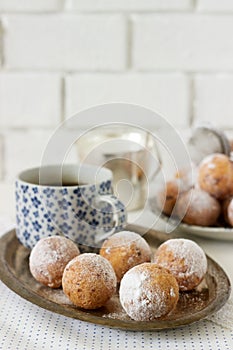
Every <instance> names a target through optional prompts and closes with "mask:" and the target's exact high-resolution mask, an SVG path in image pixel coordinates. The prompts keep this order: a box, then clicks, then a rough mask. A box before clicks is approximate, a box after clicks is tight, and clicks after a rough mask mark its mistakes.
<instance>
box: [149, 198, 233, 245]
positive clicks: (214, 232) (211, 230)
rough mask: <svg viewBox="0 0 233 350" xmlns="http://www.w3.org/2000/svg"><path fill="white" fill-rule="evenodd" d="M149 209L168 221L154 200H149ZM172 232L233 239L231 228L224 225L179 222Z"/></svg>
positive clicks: (217, 238) (164, 220)
mask: <svg viewBox="0 0 233 350" xmlns="http://www.w3.org/2000/svg"><path fill="white" fill-rule="evenodd" d="M150 210H151V211H152V213H153V214H155V215H156V216H159V218H160V220H162V221H163V222H164V227H165V224H166V223H167V222H168V219H169V218H168V216H166V215H164V214H162V213H160V212H159V211H158V209H156V206H155V202H154V200H151V201H150ZM174 233H178V234H179V233H185V234H187V235H189V234H190V235H195V236H199V237H203V238H209V239H216V240H224V241H233V228H226V227H217V226H215V227H203V226H196V225H187V224H184V223H180V224H179V225H178V226H177V228H176V229H175V230H174Z"/></svg>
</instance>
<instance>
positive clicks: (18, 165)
mask: <svg viewBox="0 0 233 350" xmlns="http://www.w3.org/2000/svg"><path fill="white" fill-rule="evenodd" d="M53 132H54V130H53V129H50V130H43V129H31V130H27V131H25V130H11V131H7V132H5V135H4V138H5V177H6V178H7V179H9V180H10V181H13V180H14V178H15V176H16V175H17V174H18V173H19V172H20V171H22V170H23V169H27V168H30V167H37V166H40V165H41V164H42V163H41V162H42V160H43V152H44V151H45V150H46V147H47V145H48V142H49V139H50V137H51V136H52V134H53ZM77 135H78V133H77ZM67 152H68V150H67ZM76 157H77V154H76V148H75V147H73V148H71V150H69V152H68V154H67V158H66V159H64V161H65V162H67V163H69V162H75V161H77V158H76ZM53 163H54V162H53Z"/></svg>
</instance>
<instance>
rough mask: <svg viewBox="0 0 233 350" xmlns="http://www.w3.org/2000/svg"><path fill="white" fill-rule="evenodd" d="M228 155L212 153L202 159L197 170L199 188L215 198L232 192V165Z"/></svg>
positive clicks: (222, 197) (221, 197) (220, 197)
mask: <svg viewBox="0 0 233 350" xmlns="http://www.w3.org/2000/svg"><path fill="white" fill-rule="evenodd" d="M232 164H233V163H232V161H231V160H230V159H229V157H228V156H226V155H224V154H218V153H215V154H212V155H210V156H208V157H206V158H204V159H203V161H202V162H201V164H200V166H199V170H198V184H199V186H200V188H201V189H203V190H204V191H206V192H208V193H209V194H211V195H212V196H214V197H215V198H217V199H224V198H226V197H228V196H229V194H230V193H231V194H233V165H232Z"/></svg>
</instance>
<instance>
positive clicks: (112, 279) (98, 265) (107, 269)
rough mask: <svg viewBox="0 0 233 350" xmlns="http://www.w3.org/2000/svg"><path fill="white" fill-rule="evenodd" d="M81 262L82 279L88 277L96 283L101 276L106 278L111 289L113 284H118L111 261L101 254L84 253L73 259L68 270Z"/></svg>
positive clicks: (105, 280)
mask: <svg viewBox="0 0 233 350" xmlns="http://www.w3.org/2000/svg"><path fill="white" fill-rule="evenodd" d="M77 263H78V264H79V266H80V267H81V270H79V274H80V279H88V281H89V282H90V283H93V284H95V283H96V281H97V280H98V278H99V277H100V276H101V277H103V278H104V282H105V285H106V287H107V288H108V289H109V290H111V289H112V288H113V286H114V287H115V286H116V283H117V281H116V275H115V272H114V270H113V267H112V265H111V264H110V262H109V261H108V260H107V259H105V258H103V257H102V256H100V255H97V254H95V253H84V254H81V255H79V256H77V257H76V258H74V259H73V260H71V261H70V262H69V263H68V264H67V266H66V270H68V269H70V268H72V267H73V266H75V265H76V264H77Z"/></svg>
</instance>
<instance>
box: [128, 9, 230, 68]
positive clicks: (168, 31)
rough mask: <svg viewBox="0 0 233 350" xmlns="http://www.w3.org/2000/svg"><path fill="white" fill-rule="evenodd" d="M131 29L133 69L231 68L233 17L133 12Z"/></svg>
mask: <svg viewBox="0 0 233 350" xmlns="http://www.w3.org/2000/svg"><path fill="white" fill-rule="evenodd" d="M132 30H133V51H132V55H133V67H134V68H135V69H139V70H177V69H179V70H186V71H195V72H196V71H203V70H204V71H213V70H219V69H220V70H227V69H229V70H232V69H233V40H231V36H230V33H232V32H233V16H216V15H197V14H185V15H184V14H183V15H180V14H172V15H164V14H161V15H142V16H141V15H140V16H139V15H135V16H133V29H132Z"/></svg>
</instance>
